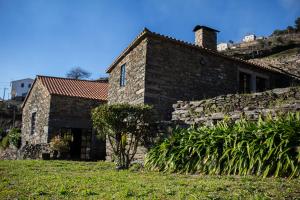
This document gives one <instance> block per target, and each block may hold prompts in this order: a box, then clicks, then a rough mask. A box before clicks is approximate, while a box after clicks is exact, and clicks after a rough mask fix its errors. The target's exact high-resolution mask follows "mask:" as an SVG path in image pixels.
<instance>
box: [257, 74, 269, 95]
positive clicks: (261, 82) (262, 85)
mask: <svg viewBox="0 0 300 200" xmlns="http://www.w3.org/2000/svg"><path fill="white" fill-rule="evenodd" d="M266 89H267V79H265V78H261V77H258V76H257V77H256V92H263V91H265V90H266Z"/></svg>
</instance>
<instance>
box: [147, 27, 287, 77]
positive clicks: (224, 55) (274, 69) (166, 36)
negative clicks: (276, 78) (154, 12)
mask: <svg viewBox="0 0 300 200" xmlns="http://www.w3.org/2000/svg"><path fill="white" fill-rule="evenodd" d="M149 33H150V34H153V35H154V36H159V37H163V38H166V39H169V40H172V41H174V42H179V43H182V44H185V45H188V46H190V47H193V48H197V49H201V50H205V51H207V52H209V53H212V54H215V55H219V56H222V57H224V58H228V59H232V60H236V61H240V62H243V63H246V64H250V65H253V66H257V67H261V68H264V69H266V70H271V71H276V72H278V73H286V74H289V73H288V72H286V71H285V70H279V69H278V68H277V67H274V66H272V65H269V66H266V65H263V64H259V63H255V62H252V61H248V60H244V59H241V58H238V57H234V56H228V55H226V54H223V53H221V52H218V51H214V50H212V49H209V48H205V47H201V46H198V45H196V44H193V43H191V42H187V41H184V40H180V39H177V38H174V37H171V36H168V35H164V34H160V33H156V32H153V31H149Z"/></svg>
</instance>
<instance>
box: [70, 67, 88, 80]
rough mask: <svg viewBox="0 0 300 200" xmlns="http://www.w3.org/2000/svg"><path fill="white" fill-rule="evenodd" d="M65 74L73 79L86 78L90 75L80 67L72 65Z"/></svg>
mask: <svg viewBox="0 0 300 200" xmlns="http://www.w3.org/2000/svg"><path fill="white" fill-rule="evenodd" d="M66 76H67V78H73V79H87V78H89V77H90V76H91V73H89V72H87V71H85V70H84V69H82V68H80V67H74V68H72V69H71V70H70V71H69V72H68V73H67V74H66Z"/></svg>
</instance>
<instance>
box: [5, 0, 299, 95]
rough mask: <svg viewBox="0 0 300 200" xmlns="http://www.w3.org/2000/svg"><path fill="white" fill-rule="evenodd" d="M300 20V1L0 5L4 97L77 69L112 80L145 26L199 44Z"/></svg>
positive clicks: (65, 0) (47, 0)
mask: <svg viewBox="0 0 300 200" xmlns="http://www.w3.org/2000/svg"><path fill="white" fill-rule="evenodd" d="M299 16H300V0H251V1H249V0H247V1H246V0H131V1H130V0H119V1H116V0H0V97H2V95H3V88H4V87H8V86H9V82H10V81H12V80H16V79H22V78H27V77H32V78H34V77H35V75H37V74H41V75H50V76H65V74H66V72H67V71H68V70H69V69H71V68H72V67H74V66H80V67H82V68H84V69H86V70H87V71H89V72H91V73H92V78H97V77H99V76H105V75H106V74H105V69H106V68H107V66H109V65H110V63H111V62H112V61H113V60H114V59H115V58H116V57H117V56H118V55H119V54H120V52H121V51H122V50H123V49H124V48H125V47H126V46H127V45H128V44H129V43H130V42H131V40H132V39H133V38H134V37H135V36H136V35H137V34H138V33H139V32H140V31H141V30H142V29H143V27H147V28H149V29H150V30H152V31H155V32H159V33H162V34H166V35H170V36H173V37H176V38H178V39H181V40H185V41H188V42H193V41H194V35H193V32H192V29H193V27H194V26H195V25H197V24H200V25H207V26H210V27H212V28H216V29H218V30H220V31H221V32H220V33H219V35H218V42H223V41H228V40H234V41H235V42H237V41H240V40H241V38H242V37H243V36H244V35H245V34H247V33H255V34H257V35H264V36H266V35H270V34H271V33H272V31H273V30H274V29H278V28H279V29H283V28H285V27H286V26H288V25H293V24H294V21H295V19H296V18H297V17H299Z"/></svg>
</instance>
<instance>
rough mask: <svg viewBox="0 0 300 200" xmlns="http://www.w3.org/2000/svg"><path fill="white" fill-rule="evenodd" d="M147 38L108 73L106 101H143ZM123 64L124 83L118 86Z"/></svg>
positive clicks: (112, 102) (138, 102)
mask: <svg viewBox="0 0 300 200" xmlns="http://www.w3.org/2000/svg"><path fill="white" fill-rule="evenodd" d="M146 46H147V40H146V39H144V40H143V41H142V42H141V43H140V44H139V45H138V46H136V47H135V48H134V49H132V51H130V53H129V54H127V55H126V56H125V57H124V58H123V59H122V60H121V61H120V62H119V63H118V64H117V65H116V66H115V68H114V69H113V70H112V72H111V73H110V74H109V87H108V99H109V101H108V103H109V104H114V103H125V102H126V103H133V104H140V103H144V90H145V65H146V50H147V48H146ZM124 64H125V70H126V83H125V86H120V74H121V66H122V65H124Z"/></svg>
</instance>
